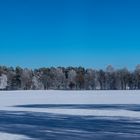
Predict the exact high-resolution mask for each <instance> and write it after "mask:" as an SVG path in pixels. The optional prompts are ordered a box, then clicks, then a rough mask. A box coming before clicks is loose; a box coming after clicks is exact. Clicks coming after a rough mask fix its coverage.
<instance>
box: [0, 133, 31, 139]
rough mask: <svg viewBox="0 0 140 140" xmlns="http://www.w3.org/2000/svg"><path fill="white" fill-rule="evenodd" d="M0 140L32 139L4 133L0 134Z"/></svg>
mask: <svg viewBox="0 0 140 140" xmlns="http://www.w3.org/2000/svg"><path fill="white" fill-rule="evenodd" d="M0 139H1V140H25V139H26V140H31V139H30V138H28V137H26V136H23V135H17V134H10V133H3V132H0Z"/></svg>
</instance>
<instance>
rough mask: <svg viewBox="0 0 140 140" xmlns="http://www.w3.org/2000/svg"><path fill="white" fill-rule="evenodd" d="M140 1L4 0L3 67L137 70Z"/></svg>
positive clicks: (0, 27) (0, 20)
mask: <svg viewBox="0 0 140 140" xmlns="http://www.w3.org/2000/svg"><path fill="white" fill-rule="evenodd" d="M139 7H140V1H139V0H0V64H1V65H7V66H17V65H19V66H22V67H29V68H38V67H44V66H46V67H50V66H65V67H66V66H84V67H90V68H105V67H106V66H107V65H109V64H112V65H113V66H114V67H116V68H120V67H128V68H129V69H133V68H134V67H135V66H136V65H137V64H138V63H140V8H139Z"/></svg>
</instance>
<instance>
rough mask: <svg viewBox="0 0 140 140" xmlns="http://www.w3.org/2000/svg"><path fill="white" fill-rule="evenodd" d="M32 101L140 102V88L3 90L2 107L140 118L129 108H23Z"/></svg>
mask: <svg viewBox="0 0 140 140" xmlns="http://www.w3.org/2000/svg"><path fill="white" fill-rule="evenodd" d="M32 104H39V105H41V104H140V91H54V90H46V91H1V92H0V110H6V111H29V112H43V113H54V114H67V115H82V116H111V117H113V116H120V117H136V118H140V112H137V111H130V110H121V109H116V110H101V109H70V108H68V109H67V108H66V109H61V108H24V107H13V106H16V105H32Z"/></svg>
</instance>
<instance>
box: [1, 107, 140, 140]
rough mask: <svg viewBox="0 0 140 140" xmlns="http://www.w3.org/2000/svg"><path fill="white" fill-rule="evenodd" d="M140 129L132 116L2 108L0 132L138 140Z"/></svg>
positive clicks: (52, 139)
mask: <svg viewBox="0 0 140 140" xmlns="http://www.w3.org/2000/svg"><path fill="white" fill-rule="evenodd" d="M44 106H45V105H44ZM139 130H140V123H139V122H136V121H132V120H130V119H129V118H128V119H126V118H125V119H124V118H119V117H118V118H112V117H92V116H89V117H83V116H72V115H57V114H49V113H34V112H13V111H11V112H10V111H0V132H5V133H12V134H20V135H25V136H27V137H30V138H32V139H38V140H109V139H111V140H118V139H119V140H125V139H127V140H131V139H133V140H137V139H140V131H139Z"/></svg>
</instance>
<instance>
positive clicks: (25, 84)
mask: <svg viewBox="0 0 140 140" xmlns="http://www.w3.org/2000/svg"><path fill="white" fill-rule="evenodd" d="M48 89H54V90H137V89H140V65H138V66H137V67H136V68H135V70H134V71H129V70H128V69H127V68H123V69H114V68H113V67H112V66H111V65H109V66H108V67H107V68H106V70H95V69H85V68H82V67H67V68H64V67H57V68H54V67H51V68H40V69H34V70H32V69H27V68H25V69H22V68H21V67H16V68H13V67H5V66H0V90H48Z"/></svg>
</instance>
